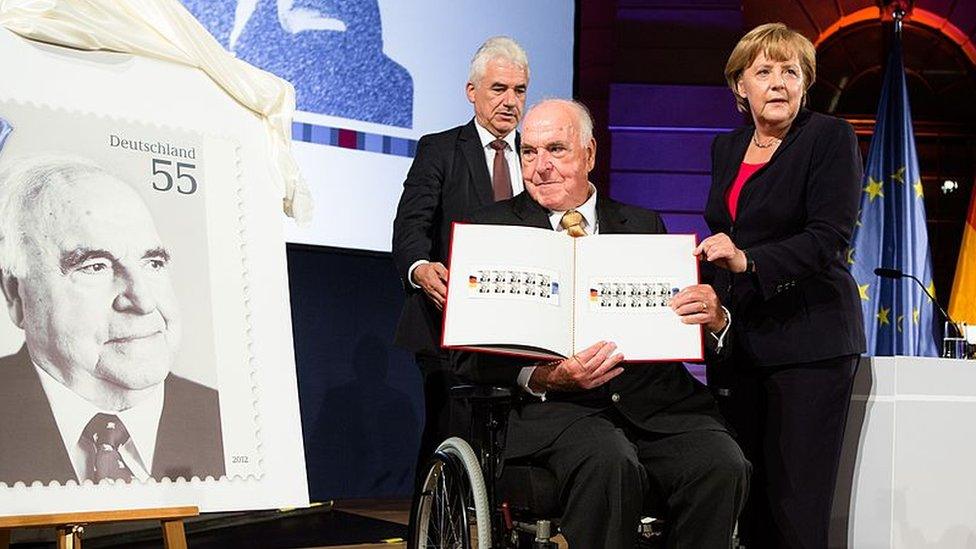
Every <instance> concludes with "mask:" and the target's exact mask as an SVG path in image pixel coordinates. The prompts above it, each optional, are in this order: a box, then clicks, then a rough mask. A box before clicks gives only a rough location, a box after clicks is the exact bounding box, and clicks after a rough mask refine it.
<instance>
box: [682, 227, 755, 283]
mask: <svg viewBox="0 0 976 549" xmlns="http://www.w3.org/2000/svg"><path fill="white" fill-rule="evenodd" d="M694 254H695V255H696V256H699V257H700V258H701V259H704V260H705V261H708V262H711V263H714V264H715V265H717V266H719V267H721V268H723V269H725V270H727V271H732V272H733V273H742V272H745V270H746V267H747V266H748V262H747V261H746V254H745V252H743V251H742V250H740V249H739V248H737V247H736V246H735V243H733V242H732V239H731V238H729V235H727V234H725V233H718V234H716V235H712V236H710V237H708V238H706V239H705V240H702V241H701V243H700V244H699V245H698V247H697V248H695V252H694Z"/></svg>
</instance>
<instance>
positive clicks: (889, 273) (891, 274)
mask: <svg viewBox="0 0 976 549" xmlns="http://www.w3.org/2000/svg"><path fill="white" fill-rule="evenodd" d="M874 274H876V275H878V276H880V277H884V278H901V277H903V276H905V273H903V272H901V271H899V270H898V269H886V268H884V267H878V268H877V269H875V270H874Z"/></svg>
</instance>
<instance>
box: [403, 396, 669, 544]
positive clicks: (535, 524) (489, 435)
mask: <svg viewBox="0 0 976 549" xmlns="http://www.w3.org/2000/svg"><path fill="white" fill-rule="evenodd" d="M451 398H455V399H462V400H465V401H467V402H468V403H469V406H470V409H471V427H472V428H471V430H470V431H471V442H470V443H469V442H468V441H465V440H464V439H462V438H458V437H452V438H449V439H447V440H445V441H444V442H443V443H441V444H440V446H438V448H437V450H436V451H435V452H434V455H433V457H432V458H431V459H430V460H429V461H428V463H427V468H426V474H425V476H424V477H423V479H424V480H423V483H422V484H421V485H420V487H419V488H418V490H417V491H416V493H415V495H414V499H413V502H412V506H411V513H410V516H411V518H410V534H409V535H410V539H409V542H408V545H407V547H409V548H417V549H421V548H423V549H426V548H438V549H440V548H452V549H455V548H456V549H470V548H472V547H477V548H479V549H488V548H491V549H529V548H531V549H555V548H556V547H557V545H556V543H555V542H553V541H552V538H553V537H554V536H556V535H557V534H558V533H559V524H558V520H557V519H555V518H554V517H558V516H560V514H561V512H560V505H559V497H558V494H557V490H556V479H555V477H554V476H553V475H552V473H550V472H549V471H548V470H547V469H545V468H543V467H540V466H536V465H532V464H530V463H508V464H505V466H504V467H502V458H501V456H502V450H503V449H504V437H505V428H506V420H507V417H508V412H509V410H510V409H511V406H512V403H513V400H514V399H515V396H514V395H513V392H512V390H510V389H507V388H502V387H489V386H480V385H464V386H458V387H453V388H452V389H451ZM645 511H646V509H645ZM664 526H665V525H664V523H663V521H661V520H658V519H654V518H644V519H642V520H641V522H640V524H639V526H638V528H637V530H636V531H635V534H634V535H635V536H636V537H637V546H638V547H641V548H648V549H650V548H654V547H660V546H661V545H663V534H664Z"/></svg>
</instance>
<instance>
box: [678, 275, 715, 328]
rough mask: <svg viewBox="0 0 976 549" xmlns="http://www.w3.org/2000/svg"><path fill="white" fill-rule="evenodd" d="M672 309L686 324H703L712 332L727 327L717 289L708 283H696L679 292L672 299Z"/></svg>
mask: <svg viewBox="0 0 976 549" xmlns="http://www.w3.org/2000/svg"><path fill="white" fill-rule="evenodd" d="M671 309H672V310H674V312H675V313H678V316H680V317H681V322H683V323H685V324H702V325H704V326H705V329H707V330H708V331H710V332H712V333H718V332H721V331H722V329H723V328H725V323H726V318H725V313H724V312H723V311H722V304H721V303H719V301H718V296H717V295H715V290H714V289H713V288H712V287H711V286H709V285H708V284H696V285H694V286H688V287H687V288H685V289H683V290H681V291H680V292H678V293H677V294H676V295H675V296H674V298H672V299H671Z"/></svg>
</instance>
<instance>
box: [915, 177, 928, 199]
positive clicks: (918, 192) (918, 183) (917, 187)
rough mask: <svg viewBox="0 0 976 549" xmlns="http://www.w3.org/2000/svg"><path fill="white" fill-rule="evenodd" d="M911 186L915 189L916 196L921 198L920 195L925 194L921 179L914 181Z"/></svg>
mask: <svg viewBox="0 0 976 549" xmlns="http://www.w3.org/2000/svg"><path fill="white" fill-rule="evenodd" d="M912 188H913V189H915V196H917V197H918V198H922V197H924V196H925V192H924V190H923V189H922V181H921V180H919V181H916V182H915V184H914V185H912Z"/></svg>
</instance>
